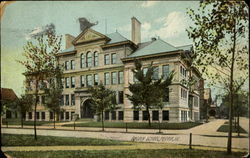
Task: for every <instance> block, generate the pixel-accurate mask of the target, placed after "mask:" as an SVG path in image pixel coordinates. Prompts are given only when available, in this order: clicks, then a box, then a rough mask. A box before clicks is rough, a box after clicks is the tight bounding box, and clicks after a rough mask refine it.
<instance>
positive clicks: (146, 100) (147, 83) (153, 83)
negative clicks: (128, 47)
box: [126, 60, 174, 126]
mask: <svg viewBox="0 0 250 158" xmlns="http://www.w3.org/2000/svg"><path fill="white" fill-rule="evenodd" d="M152 64H153V63H151V65H150V66H149V67H148V68H147V72H146V73H145V69H144V72H143V68H142V64H141V62H140V61H138V60H136V61H135V69H132V71H133V73H134V77H135V79H136V80H137V81H135V82H134V84H129V91H130V92H131V93H132V95H130V94H126V96H127V97H128V99H129V100H130V101H131V102H132V104H133V108H134V109H137V110H139V109H142V108H145V109H146V112H147V118H148V125H149V126H151V122H150V113H149V109H153V108H156V109H158V108H160V109H161V108H162V107H163V99H164V96H165V97H166V94H167V91H168V87H169V85H170V84H171V82H172V78H173V75H174V73H173V72H170V73H169V75H168V76H162V77H161V78H160V79H157V78H154V70H155V69H154V67H153V66H152ZM163 78H165V80H164V79H163Z"/></svg>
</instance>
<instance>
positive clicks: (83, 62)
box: [81, 54, 85, 68]
mask: <svg viewBox="0 0 250 158" xmlns="http://www.w3.org/2000/svg"><path fill="white" fill-rule="evenodd" d="M84 67H85V58H84V54H81V68H84Z"/></svg>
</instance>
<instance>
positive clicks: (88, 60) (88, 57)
mask: <svg viewBox="0 0 250 158" xmlns="http://www.w3.org/2000/svg"><path fill="white" fill-rule="evenodd" d="M86 56H87V62H86V67H91V66H92V55H91V52H87V55H86Z"/></svg>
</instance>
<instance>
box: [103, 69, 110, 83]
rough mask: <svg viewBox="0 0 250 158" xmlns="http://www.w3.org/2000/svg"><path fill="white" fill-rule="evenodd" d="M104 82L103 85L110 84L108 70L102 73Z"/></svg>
mask: <svg viewBox="0 0 250 158" xmlns="http://www.w3.org/2000/svg"><path fill="white" fill-rule="evenodd" d="M104 81H105V82H104V84H105V85H109V84H110V81H109V73H108V72H106V73H104Z"/></svg>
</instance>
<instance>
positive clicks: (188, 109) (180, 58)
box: [26, 17, 203, 122]
mask: <svg viewBox="0 0 250 158" xmlns="http://www.w3.org/2000/svg"><path fill="white" fill-rule="evenodd" d="M131 22H132V34H131V37H132V40H128V39H127V38H125V37H124V36H122V35H121V34H120V33H118V32H114V33H111V34H106V35H104V34H102V33H100V32H97V31H95V30H93V29H91V28H87V29H85V30H84V31H82V32H81V33H80V34H79V35H78V36H77V37H74V36H72V35H69V34H67V35H66V36H65V37H66V49H65V50H63V51H62V52H61V53H59V54H58V55H57V56H58V59H59V63H60V64H63V65H64V68H65V70H64V78H63V82H64V90H63V95H62V97H61V106H62V108H63V109H64V112H61V114H60V120H71V119H72V116H73V115H74V114H78V116H79V117H80V118H94V113H93V112H92V111H91V107H90V106H91V105H90V94H89V93H88V88H87V87H88V86H92V85H97V84H99V83H100V82H102V83H103V84H104V85H105V86H106V87H107V88H109V89H112V90H114V91H116V95H117V96H116V99H117V102H118V106H119V107H120V109H118V110H116V111H105V113H104V116H105V117H104V118H105V120H109V121H126V122H132V121H140V122H141V121H146V120H147V115H146V112H145V110H141V111H135V110H133V108H132V107H133V105H132V104H131V102H130V101H129V100H128V98H127V97H126V95H125V94H128V93H130V92H129V90H128V86H129V83H133V82H135V78H134V74H133V72H132V68H134V60H135V59H140V60H141V61H142V64H143V69H144V70H145V72H146V71H147V67H148V66H149V65H150V63H151V62H153V66H154V67H155V73H154V78H155V79H157V78H160V77H161V76H167V75H168V74H169V72H170V71H172V70H174V71H175V76H174V79H173V83H172V85H171V86H170V87H169V90H168V91H166V94H167V93H168V94H169V95H166V97H165V98H164V107H163V109H162V110H160V109H151V110H150V113H151V114H150V116H151V118H150V119H151V120H152V121H158V120H161V121H169V122H186V121H198V120H199V119H200V95H201V93H200V87H201V86H203V85H200V81H201V80H202V78H201V74H200V73H199V71H198V70H197V69H196V68H190V66H189V62H188V61H187V60H186V59H189V58H190V53H191V51H190V50H191V47H192V45H186V46H179V47H175V46H173V45H171V44H169V43H167V42H165V41H163V40H162V39H160V38H152V39H151V40H150V41H147V42H141V23H140V22H139V21H138V20H137V19H136V18H135V17H133V18H132V19H131ZM190 76H192V77H193V78H194V79H195V80H196V81H197V83H196V84H195V85H193V86H192V87H191V89H189V88H188V87H187V86H186V85H184V84H182V82H181V81H182V80H183V79H188V77H190ZM27 85H30V84H27ZM29 88H30V89H32V85H30V87H29ZM202 95H203V93H202ZM43 102H44V96H43V95H41V96H40V104H39V106H38V108H37V116H38V117H37V119H38V120H50V119H51V120H52V118H53V117H51V116H53V113H52V112H49V111H48V110H47V109H46V108H45V107H44V106H43ZM40 113H41V114H40ZM33 116H34V113H33V112H29V113H28V115H27V117H26V118H27V120H31V119H34V117H33ZM40 116H43V117H40Z"/></svg>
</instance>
